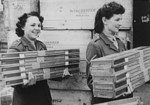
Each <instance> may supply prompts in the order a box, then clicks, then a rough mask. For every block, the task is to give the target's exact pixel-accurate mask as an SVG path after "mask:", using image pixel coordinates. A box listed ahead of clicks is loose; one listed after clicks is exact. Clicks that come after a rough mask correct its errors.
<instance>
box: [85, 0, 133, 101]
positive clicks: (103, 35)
mask: <svg viewBox="0 0 150 105" xmlns="http://www.w3.org/2000/svg"><path fill="white" fill-rule="evenodd" d="M124 12H125V8H124V7H123V6H122V5H121V4H119V3H117V2H113V1H112V2H109V3H106V4H104V5H103V6H102V7H101V8H100V9H99V10H98V11H97V13H96V16H95V24H94V32H95V35H97V36H98V37H97V38H95V39H94V40H92V41H91V42H90V43H89V44H88V46H87V50H86V59H87V66H86V73H87V79H88V80H87V82H88V85H89V87H90V88H91V89H93V85H92V84H93V83H92V82H93V80H92V75H91V69H90V65H91V60H92V59H95V58H100V57H104V56H107V55H110V54H114V53H119V52H122V51H125V50H126V47H125V45H124V44H123V43H122V42H121V40H120V39H119V38H118V37H117V36H116V35H117V34H118V32H119V28H120V26H121V21H122V15H123V14H124ZM132 95H133V94H127V95H125V96H120V97H118V98H117V99H120V98H128V97H132ZM112 100H113V99H107V98H102V97H93V100H92V102H93V104H95V103H102V102H105V101H112Z"/></svg>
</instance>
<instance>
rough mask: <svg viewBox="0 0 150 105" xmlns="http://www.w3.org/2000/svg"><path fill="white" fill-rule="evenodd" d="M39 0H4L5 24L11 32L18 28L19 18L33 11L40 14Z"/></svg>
mask: <svg viewBox="0 0 150 105" xmlns="http://www.w3.org/2000/svg"><path fill="white" fill-rule="evenodd" d="M38 1H39V0H4V1H3V6H4V23H5V27H7V28H8V29H9V30H12V29H15V28H16V22H17V21H18V17H20V16H21V15H22V14H23V13H28V12H31V11H37V12H38Z"/></svg>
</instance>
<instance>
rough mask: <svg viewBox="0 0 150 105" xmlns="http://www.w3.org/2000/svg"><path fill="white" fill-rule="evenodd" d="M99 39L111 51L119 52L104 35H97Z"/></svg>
mask: <svg viewBox="0 0 150 105" xmlns="http://www.w3.org/2000/svg"><path fill="white" fill-rule="evenodd" d="M99 38H101V39H102V40H103V41H104V43H105V44H106V45H108V46H109V47H110V48H111V49H113V50H115V51H119V49H117V48H116V46H115V45H114V44H113V42H112V41H111V40H110V39H108V37H107V36H106V35H105V34H104V33H101V34H99ZM116 40H117V39H116Z"/></svg>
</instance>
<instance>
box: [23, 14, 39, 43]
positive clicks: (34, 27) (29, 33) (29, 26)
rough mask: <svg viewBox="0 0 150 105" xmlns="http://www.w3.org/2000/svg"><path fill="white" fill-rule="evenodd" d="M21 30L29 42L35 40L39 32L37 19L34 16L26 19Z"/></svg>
mask: <svg viewBox="0 0 150 105" xmlns="http://www.w3.org/2000/svg"><path fill="white" fill-rule="evenodd" d="M23 30H24V36H25V37H26V38H28V39H29V40H36V38H38V37H39V34H40V32H41V23H40V21H39V18H38V17H36V16H31V17H28V19H27V21H26V24H25V26H24V28H23Z"/></svg>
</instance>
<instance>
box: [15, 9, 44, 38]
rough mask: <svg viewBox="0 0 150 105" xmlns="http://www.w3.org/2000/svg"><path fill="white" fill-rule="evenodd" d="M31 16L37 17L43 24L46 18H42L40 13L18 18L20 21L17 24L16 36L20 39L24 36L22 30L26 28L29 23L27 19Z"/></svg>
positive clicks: (25, 14) (26, 14) (27, 14)
mask: <svg viewBox="0 0 150 105" xmlns="http://www.w3.org/2000/svg"><path fill="white" fill-rule="evenodd" d="M30 16H36V17H38V18H39V21H40V22H41V24H42V23H43V20H44V18H43V17H42V16H40V15H39V13H38V12H30V13H24V14H23V15H22V16H20V17H19V18H18V20H19V21H18V22H17V23H16V26H17V28H16V34H17V35H18V37H22V36H24V30H22V28H24V26H25V24H26V22H27V19H28V18H29V17H30ZM41 28H42V27H41Z"/></svg>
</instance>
